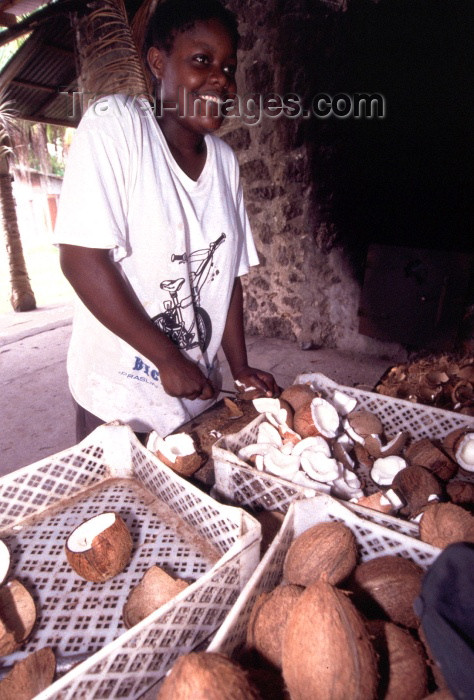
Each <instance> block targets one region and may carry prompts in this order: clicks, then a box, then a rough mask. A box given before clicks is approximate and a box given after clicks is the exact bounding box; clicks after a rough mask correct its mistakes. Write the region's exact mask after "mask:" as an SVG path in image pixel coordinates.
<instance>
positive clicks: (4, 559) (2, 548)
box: [0, 540, 10, 586]
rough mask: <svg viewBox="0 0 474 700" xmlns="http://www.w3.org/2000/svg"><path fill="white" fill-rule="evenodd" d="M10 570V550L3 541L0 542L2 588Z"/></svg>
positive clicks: (0, 583) (0, 581) (0, 579)
mask: <svg viewBox="0 0 474 700" xmlns="http://www.w3.org/2000/svg"><path fill="white" fill-rule="evenodd" d="M9 569H10V550H9V549H8V547H7V545H6V544H5V542H4V541H3V540H0V586H1V585H2V583H3V582H4V581H5V579H6V577H7V575H8V571H9Z"/></svg>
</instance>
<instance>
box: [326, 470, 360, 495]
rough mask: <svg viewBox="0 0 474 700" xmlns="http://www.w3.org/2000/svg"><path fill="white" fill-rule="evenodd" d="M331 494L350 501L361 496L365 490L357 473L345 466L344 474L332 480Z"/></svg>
mask: <svg viewBox="0 0 474 700" xmlns="http://www.w3.org/2000/svg"><path fill="white" fill-rule="evenodd" d="M331 495H332V496H335V497H336V498H342V499H343V500H345V501H349V500H351V499H352V498H356V499H357V498H361V497H362V496H363V495H364V492H363V491H362V488H361V483H360V480H359V477H358V476H357V474H355V472H353V471H351V470H350V469H346V468H345V467H344V468H343V470H342V474H341V475H340V476H339V477H338V478H337V479H334V480H333V482H332V486H331Z"/></svg>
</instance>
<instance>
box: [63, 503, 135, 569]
mask: <svg viewBox="0 0 474 700" xmlns="http://www.w3.org/2000/svg"><path fill="white" fill-rule="evenodd" d="M79 527H80V526H79ZM76 529H77V528H76ZM71 534H72V533H71ZM70 536H71V535H70ZM70 536H69V537H70ZM68 540H69V538H68ZM132 547H133V541H132V537H131V535H130V533H129V531H128V529H127V526H126V525H125V523H124V521H123V520H122V518H121V517H120V516H119V515H118V514H117V513H115V521H114V522H113V523H112V525H111V526H110V527H108V528H106V529H105V530H103V531H102V532H100V533H99V534H98V535H96V536H95V537H94V539H93V540H92V544H91V547H90V549H87V550H85V551H83V552H73V551H71V550H70V549H69V547H68V542H66V558H67V560H68V562H69V565H70V566H71V567H72V568H73V569H74V571H75V572H76V574H78V575H79V576H81V578H84V579H86V581H93V582H94V583H101V582H103V581H107V580H108V579H110V578H113V577H114V576H116V575H117V574H119V573H120V572H121V571H123V569H125V567H126V566H127V564H128V563H129V561H130V557H131V553H132Z"/></svg>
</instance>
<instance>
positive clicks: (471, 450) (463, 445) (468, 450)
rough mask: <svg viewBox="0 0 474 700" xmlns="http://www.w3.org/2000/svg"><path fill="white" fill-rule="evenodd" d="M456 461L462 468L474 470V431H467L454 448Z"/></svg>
mask: <svg viewBox="0 0 474 700" xmlns="http://www.w3.org/2000/svg"><path fill="white" fill-rule="evenodd" d="M454 456H455V458H456V462H457V463H458V464H459V466H460V467H462V469H465V470H466V471H468V472H474V432H472V433H465V434H464V435H463V436H462V437H461V438H460V439H459V440H458V441H457V443H456V446H455V448H454Z"/></svg>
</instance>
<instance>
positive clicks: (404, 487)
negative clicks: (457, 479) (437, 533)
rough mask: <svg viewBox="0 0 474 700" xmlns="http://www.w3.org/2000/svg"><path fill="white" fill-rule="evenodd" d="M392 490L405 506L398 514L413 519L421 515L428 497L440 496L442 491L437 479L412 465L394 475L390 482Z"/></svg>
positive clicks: (422, 468) (428, 472) (423, 469)
mask: <svg viewBox="0 0 474 700" xmlns="http://www.w3.org/2000/svg"><path fill="white" fill-rule="evenodd" d="M392 489H394V490H395V491H396V492H397V494H398V495H399V496H400V498H401V499H402V500H403V501H404V502H405V505H404V506H403V507H402V508H400V513H401V514H402V515H405V516H406V517H407V518H414V517H415V516H416V515H418V514H419V513H421V511H422V510H423V508H424V507H425V506H426V504H427V503H428V498H429V497H430V496H433V495H434V496H438V497H439V496H441V495H442V493H443V489H442V487H441V484H440V482H439V481H438V479H437V478H436V477H435V476H434V474H432V472H430V471H428V470H427V469H425V468H424V467H419V466H417V465H413V466H411V467H405V469H402V470H401V471H399V472H398V474H396V475H395V477H394V479H393V481H392Z"/></svg>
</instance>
